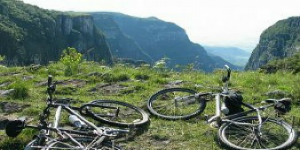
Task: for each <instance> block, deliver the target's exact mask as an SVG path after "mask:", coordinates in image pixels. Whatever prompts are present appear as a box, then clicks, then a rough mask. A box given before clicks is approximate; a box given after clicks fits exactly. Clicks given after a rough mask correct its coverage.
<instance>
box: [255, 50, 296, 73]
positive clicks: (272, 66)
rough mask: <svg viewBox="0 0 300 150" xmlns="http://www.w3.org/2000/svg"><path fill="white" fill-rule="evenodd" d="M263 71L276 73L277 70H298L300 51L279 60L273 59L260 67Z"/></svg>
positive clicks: (294, 71)
mask: <svg viewBox="0 0 300 150" xmlns="http://www.w3.org/2000/svg"><path fill="white" fill-rule="evenodd" d="M260 69H261V70H262V71H263V72H265V73H276V72H277V71H278V70H284V71H291V72H293V73H299V72H300V52H298V53H296V54H295V55H293V56H292V57H288V58H285V59H280V60H273V61H270V62H269V63H267V64H266V65H264V66H262V67H261V68H260Z"/></svg>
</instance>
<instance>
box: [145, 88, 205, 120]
mask: <svg viewBox="0 0 300 150" xmlns="http://www.w3.org/2000/svg"><path fill="white" fill-rule="evenodd" d="M195 94H196V91H194V90H191V89H185V88H169V89H164V90H161V91H159V92H157V93H156V94H154V95H152V96H151V97H150V99H149V100H148V103H147V107H148V109H149V111H150V113H151V114H153V115H156V116H158V117H161V118H164V119H169V120H177V119H184V120H185V119H190V118H192V117H194V116H196V115H199V114H200V113H202V112H203V110H204V109H205V106H206V102H205V99H203V98H200V99H196V98H195Z"/></svg>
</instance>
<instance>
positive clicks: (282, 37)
mask: <svg viewBox="0 0 300 150" xmlns="http://www.w3.org/2000/svg"><path fill="white" fill-rule="evenodd" d="M299 51H300V17H291V18H288V19H285V20H280V21H278V22H277V23H276V24H274V25H272V26H271V27H269V28H268V29H266V30H265V31H264V32H263V33H262V34H261V36H260V40H259V44H258V45H257V46H256V48H255V49H254V50H253V52H252V54H251V57H250V59H249V61H248V63H247V65H246V67H245V69H246V70H255V69H257V68H259V67H261V66H263V65H265V64H267V63H268V62H270V61H271V60H275V59H282V58H286V57H290V56H292V55H294V54H295V53H297V52H299Z"/></svg>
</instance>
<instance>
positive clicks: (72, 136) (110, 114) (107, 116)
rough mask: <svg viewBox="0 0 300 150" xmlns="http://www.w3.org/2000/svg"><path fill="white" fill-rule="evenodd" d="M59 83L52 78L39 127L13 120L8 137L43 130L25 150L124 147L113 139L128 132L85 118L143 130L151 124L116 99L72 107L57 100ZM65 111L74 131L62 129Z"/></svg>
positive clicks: (144, 117)
mask: <svg viewBox="0 0 300 150" xmlns="http://www.w3.org/2000/svg"><path fill="white" fill-rule="evenodd" d="M55 90H56V83H52V76H49V77H48V88H47V94H48V98H47V106H46V108H45V109H44V110H43V112H42V113H41V114H40V116H39V124H38V125H37V126H34V125H28V124H26V121H25V120H13V121H9V122H8V123H7V125H6V129H5V131H6V134H7V135H8V136H9V137H16V136H18V135H19V134H20V133H21V132H22V130H23V129H24V128H32V129H37V130H39V133H38V135H36V136H34V138H33V140H32V141H31V142H29V143H28V144H27V145H26V147H25V150H33V149H43V150H50V149H80V150H93V149H101V150H105V149H116V150H120V149H121V147H119V146H117V145H115V144H114V142H113V141H112V140H111V139H110V137H116V136H117V135H119V134H121V133H125V134H128V133H129V130H128V129H114V128H110V127H98V126H96V125H95V124H94V123H92V122H91V121H89V120H87V119H86V118H85V117H83V116H87V117H91V118H92V119H94V120H96V121H102V122H105V123H108V124H111V125H115V126H119V127H140V126H143V125H144V124H146V123H147V122H148V121H149V117H148V114H147V113H146V112H145V111H143V110H142V109H140V108H138V107H135V106H133V105H130V104H128V103H125V102H119V101H114V100H95V101H92V102H89V103H86V104H83V105H82V106H80V107H74V106H71V100H70V99H60V100H55V99H54V98H53V94H54V92H55ZM51 108H55V109H56V111H55V115H54V120H53V123H50V122H49V116H50V109H51ZM62 110H66V111H67V113H68V114H70V116H69V120H70V122H71V123H73V126H74V128H73V129H69V128H64V127H61V126H60V120H61V113H62Z"/></svg>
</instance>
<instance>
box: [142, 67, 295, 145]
mask: <svg viewBox="0 0 300 150" xmlns="http://www.w3.org/2000/svg"><path fill="white" fill-rule="evenodd" d="M225 67H226V70H227V75H226V76H224V77H223V78H222V81H223V83H224V85H223V87H222V92H217V93H212V92H207V93H201V92H200V93H199V92H196V91H194V90H191V89H186V88H168V89H163V90H161V91H158V92H157V93H155V94H154V95H152V96H151V97H150V99H149V100H148V103H147V107H148V109H149V111H150V113H151V114H152V115H155V116H158V117H160V118H164V119H168V120H179V119H181V120H187V119H191V118H193V117H195V116H197V115H199V114H201V113H202V112H203V111H204V109H205V107H206V103H207V102H208V101H210V100H209V99H207V98H206V97H214V100H215V107H216V108H215V115H214V116H212V117H210V118H206V119H207V123H210V124H211V125H213V126H214V127H218V128H219V131H218V139H219V141H220V142H221V144H223V145H224V146H227V147H228V148H230V149H242V150H248V149H271V150H278V149H286V148H289V147H291V146H292V145H293V144H294V143H295V141H296V140H297V132H296V131H295V130H294V129H293V127H292V126H291V125H290V124H288V123H287V122H285V121H283V120H280V119H274V118H270V117H268V116H267V117H262V116H261V111H264V110H266V109H267V108H269V107H274V108H275V110H276V111H278V112H282V113H285V112H287V111H288V110H289V109H290V104H291V101H290V99H287V98H284V99H280V100H277V99H267V100H264V101H263V102H265V103H267V104H266V105H263V106H260V107H255V106H253V105H251V104H248V103H244V102H243V101H242V96H241V95H239V94H237V93H234V92H232V91H230V90H229V88H228V84H229V79H230V75H231V69H230V68H229V67H228V66H227V65H225ZM242 106H244V107H246V108H248V109H249V110H247V111H245V110H244V109H243V107H242ZM251 113H256V115H254V116H247V115H248V114H251Z"/></svg>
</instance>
